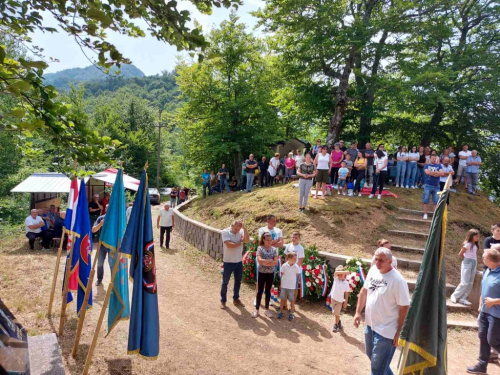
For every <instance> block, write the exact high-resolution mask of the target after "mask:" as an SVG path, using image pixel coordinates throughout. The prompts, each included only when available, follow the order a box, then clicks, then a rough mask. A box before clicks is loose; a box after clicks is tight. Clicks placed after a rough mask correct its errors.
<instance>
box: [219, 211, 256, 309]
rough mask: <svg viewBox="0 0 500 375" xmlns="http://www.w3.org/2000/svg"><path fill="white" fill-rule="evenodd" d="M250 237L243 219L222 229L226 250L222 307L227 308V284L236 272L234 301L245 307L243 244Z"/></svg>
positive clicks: (221, 291) (223, 246)
mask: <svg viewBox="0 0 500 375" xmlns="http://www.w3.org/2000/svg"><path fill="white" fill-rule="evenodd" d="M249 241H250V237H249V236H248V232H247V229H246V228H245V226H244V225H243V222H242V221H241V220H235V221H233V223H232V224H231V226H230V227H229V228H226V229H224V230H223V231H222V243H223V245H222V249H223V251H224V254H223V261H224V271H223V274H222V287H221V290H220V304H221V305H220V307H221V309H225V308H226V302H227V285H228V284H229V280H230V279H231V274H232V273H233V272H234V289H233V303H234V305H235V306H238V307H244V305H243V303H242V302H241V301H240V285H241V280H242V278H243V262H242V261H243V244H244V243H248V242H249Z"/></svg>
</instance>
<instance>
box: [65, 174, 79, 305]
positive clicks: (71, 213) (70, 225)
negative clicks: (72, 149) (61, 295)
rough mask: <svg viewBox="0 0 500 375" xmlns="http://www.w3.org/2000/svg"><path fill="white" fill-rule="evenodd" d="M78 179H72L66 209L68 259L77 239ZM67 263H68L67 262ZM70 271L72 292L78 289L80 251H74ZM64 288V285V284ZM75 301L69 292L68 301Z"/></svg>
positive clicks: (69, 285) (69, 282)
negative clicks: (75, 228) (75, 230)
mask: <svg viewBox="0 0 500 375" xmlns="http://www.w3.org/2000/svg"><path fill="white" fill-rule="evenodd" d="M78 183H79V181H78V179H77V178H74V179H73V180H71V186H70V190H69V196H68V208H67V210H66V218H65V219H64V227H65V228H66V231H67V236H68V241H67V247H66V251H67V253H66V259H67V258H68V257H69V253H70V249H71V246H72V243H73V242H74V241H75V233H74V227H75V222H76V214H77V209H76V208H77V207H78V193H79V186H78ZM66 264H67V263H66ZM70 265H71V266H70V273H69V279H68V290H69V291H70V292H71V291H73V292H76V291H77V290H78V252H77V251H73V256H72V258H71V262H70ZM66 272H67V270H64V273H65V274H66ZM63 288H64V285H63ZM72 301H73V296H72V294H71V293H68V297H67V303H70V302H72Z"/></svg>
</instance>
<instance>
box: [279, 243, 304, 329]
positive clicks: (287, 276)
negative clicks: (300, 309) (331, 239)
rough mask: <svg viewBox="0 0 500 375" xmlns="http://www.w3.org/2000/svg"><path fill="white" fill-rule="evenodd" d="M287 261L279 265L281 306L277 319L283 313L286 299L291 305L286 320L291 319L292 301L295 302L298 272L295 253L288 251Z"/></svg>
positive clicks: (280, 317) (281, 316)
mask: <svg viewBox="0 0 500 375" xmlns="http://www.w3.org/2000/svg"><path fill="white" fill-rule="evenodd" d="M286 260H287V262H286V263H285V264H284V265H283V266H281V291H280V299H281V307H280V311H279V312H278V319H282V318H283V316H284V315H285V313H284V312H283V311H284V310H285V306H286V301H287V299H288V300H289V301H290V302H291V304H292V307H291V309H290V313H289V314H288V320H289V321H292V320H293V318H294V317H293V313H294V302H295V296H294V295H295V290H296V288H295V287H296V285H297V276H298V275H299V274H300V272H301V270H300V267H299V266H298V265H297V264H296V261H297V255H296V254H295V253H294V252H292V251H290V252H288V254H286Z"/></svg>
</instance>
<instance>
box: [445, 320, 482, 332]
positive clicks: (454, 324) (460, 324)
mask: <svg viewBox="0 0 500 375" xmlns="http://www.w3.org/2000/svg"><path fill="white" fill-rule="evenodd" d="M448 328H460V329H473V330H476V331H477V321H476V320H448Z"/></svg>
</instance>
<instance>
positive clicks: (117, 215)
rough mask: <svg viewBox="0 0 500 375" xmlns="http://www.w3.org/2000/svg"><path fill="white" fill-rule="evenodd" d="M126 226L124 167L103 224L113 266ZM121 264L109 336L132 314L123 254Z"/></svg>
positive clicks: (111, 299)
mask: <svg viewBox="0 0 500 375" xmlns="http://www.w3.org/2000/svg"><path fill="white" fill-rule="evenodd" d="M126 225H127V217H126V212H125V188H124V186H123V172H122V170H121V169H118V173H117V174H116V181H115V184H114V186H113V192H112V193H111V198H110V200H109V205H108V209H107V211H106V217H105V218H104V224H103V225H102V229H101V236H100V238H99V241H100V244H101V249H100V251H109V256H108V262H109V265H110V267H111V269H113V267H114V266H115V262H116V259H117V255H118V251H119V249H120V246H121V243H122V238H123V235H124V234H125V227H126ZM118 267H119V268H118V273H117V274H116V276H115V279H114V280H112V283H113V289H112V291H111V295H110V297H109V308H108V332H107V334H108V335H109V333H110V332H111V330H112V329H113V328H114V327H115V325H116V324H117V323H118V322H119V321H120V320H127V319H128V318H129V316H130V306H129V298H128V275H127V269H128V260H127V258H124V257H121V258H120V265H119V266H118Z"/></svg>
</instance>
